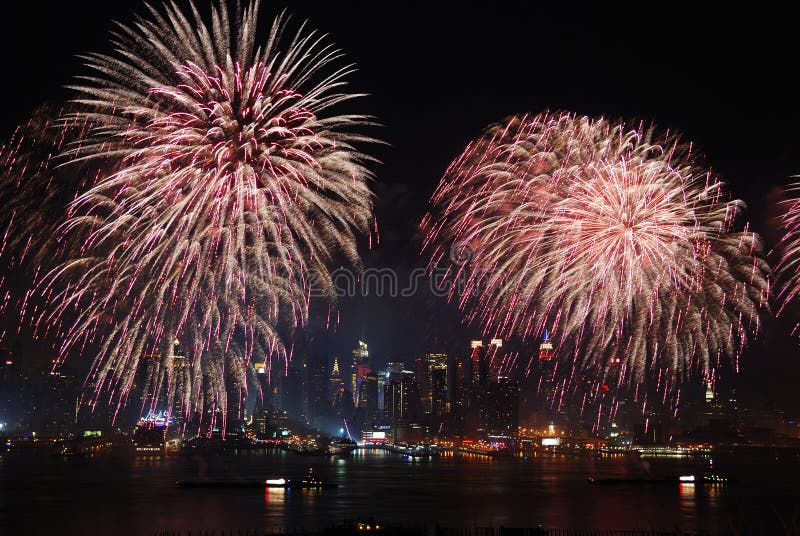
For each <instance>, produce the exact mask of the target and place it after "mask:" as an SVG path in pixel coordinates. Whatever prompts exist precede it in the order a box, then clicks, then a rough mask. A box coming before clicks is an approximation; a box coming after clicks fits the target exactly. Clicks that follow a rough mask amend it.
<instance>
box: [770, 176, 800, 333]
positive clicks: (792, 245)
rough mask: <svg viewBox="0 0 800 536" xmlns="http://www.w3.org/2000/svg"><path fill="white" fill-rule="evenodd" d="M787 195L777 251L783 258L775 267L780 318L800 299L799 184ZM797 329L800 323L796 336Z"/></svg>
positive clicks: (783, 207)
mask: <svg viewBox="0 0 800 536" xmlns="http://www.w3.org/2000/svg"><path fill="white" fill-rule="evenodd" d="M787 193H788V196H787V199H785V200H783V201H782V202H781V203H780V205H781V215H780V217H779V219H778V223H779V227H780V230H781V233H782V236H781V238H780V240H779V242H778V246H777V248H776V249H777V250H778V252H779V254H780V259H779V260H778V263H777V265H776V266H775V271H776V275H777V280H778V282H779V284H778V289H777V291H776V298H777V302H778V311H777V314H778V315H780V314H781V313H783V312H784V310H786V308H787V307H790V304H792V303H793V302H795V301H796V300H797V297H798V296H800V195H798V194H800V182H795V183H793V184H792V185H791V186H790V187H789V188H788V192H787ZM798 327H800V323H797V324H795V327H794V330H793V334H796V333H797V329H798Z"/></svg>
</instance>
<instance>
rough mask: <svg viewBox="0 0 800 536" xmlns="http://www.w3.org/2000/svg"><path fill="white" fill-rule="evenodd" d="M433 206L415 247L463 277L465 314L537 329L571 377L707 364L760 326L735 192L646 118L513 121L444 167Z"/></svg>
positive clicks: (505, 328) (623, 376) (747, 237)
mask: <svg viewBox="0 0 800 536" xmlns="http://www.w3.org/2000/svg"><path fill="white" fill-rule="evenodd" d="M432 205H433V209H432V211H431V212H430V213H429V214H428V215H426V217H425V218H424V219H423V221H422V228H423V230H424V232H425V233H426V239H425V245H424V247H425V248H426V249H427V250H429V251H430V252H431V259H432V260H431V267H432V268H435V267H441V266H447V267H448V269H449V275H450V277H451V278H452V279H453V280H457V281H459V282H460V284H461V285H462V288H463V292H461V293H460V295H457V294H458V293H457V292H455V291H453V292H451V298H452V299H456V298H457V299H458V302H459V305H460V306H461V307H462V309H463V310H465V311H467V313H468V314H467V319H468V320H469V321H477V322H479V323H480V324H481V325H483V327H484V329H485V331H486V332H487V333H489V332H491V334H492V335H494V334H498V335H499V336H505V337H507V336H509V335H510V334H516V335H518V336H520V337H522V338H523V339H527V340H532V339H533V340H536V339H538V337H539V336H540V335H541V333H542V332H543V331H544V329H545V328H550V329H551V330H552V331H554V332H556V333H557V334H558V336H559V339H560V341H561V344H560V345H561V348H559V349H558V350H559V354H560V355H561V356H562V357H567V356H569V357H570V358H571V359H572V361H573V362H574V363H576V364H578V365H580V366H579V367H575V368H574V369H573V370H572V371H571V372H570V375H571V376H572V377H574V375H575V374H577V373H578V370H580V369H584V370H587V369H593V370H596V371H597V372H598V373H599V376H598V377H600V378H604V381H605V377H606V376H609V375H611V376H613V378H612V379H614V380H618V381H620V382H622V381H631V382H638V381H641V380H642V379H644V378H646V377H647V376H648V375H650V374H653V373H654V372H655V371H660V370H661V369H663V368H666V369H668V370H669V371H670V372H671V374H672V375H673V376H674V377H679V378H683V377H685V376H686V375H687V374H688V373H689V372H691V371H699V372H702V373H704V374H706V375H707V374H709V372H710V370H711V369H712V368H713V367H716V366H717V365H718V364H719V360H720V359H721V357H722V356H723V355H727V356H730V357H736V356H738V355H739V354H740V352H741V349H742V346H743V345H744V344H745V343H746V342H747V340H748V336H749V334H751V333H755V332H757V330H758V327H759V312H760V309H761V308H762V307H765V306H766V303H765V302H766V297H767V294H768V290H769V289H768V280H767V274H768V267H767V265H766V263H765V262H764V260H763V258H762V247H761V243H760V239H759V238H758V237H757V236H756V235H755V234H753V233H750V232H748V231H747V228H746V227H745V228H744V229H742V230H737V227H736V226H737V224H738V223H739V222H738V220H739V219H740V214H741V211H742V209H743V203H742V202H741V201H738V200H730V199H729V198H728V195H727V193H726V192H725V190H724V185H723V184H722V183H721V182H720V180H719V179H718V178H717V177H716V176H715V175H713V174H712V173H711V172H710V171H708V170H707V169H704V168H702V167H701V165H700V164H699V162H698V159H697V158H696V157H695V156H694V155H693V154H692V152H691V147H690V146H687V145H684V144H682V143H681V142H680V140H679V139H678V138H677V137H675V136H672V135H669V134H666V135H659V134H658V133H657V132H656V130H655V129H654V128H652V127H643V126H638V127H636V128H631V127H628V126H626V125H625V124H624V123H621V122H619V123H614V122H610V121H608V120H605V119H591V118H587V117H580V116H576V115H573V114H569V113H551V112H547V113H542V114H540V115H538V116H515V117H511V118H509V119H507V120H506V121H504V122H503V123H502V124H497V125H494V126H491V127H490V128H489V129H487V130H486V132H485V133H484V134H483V135H482V136H481V137H479V138H478V139H477V140H475V141H474V142H472V143H471V144H470V145H469V146H468V147H467V148H466V150H465V151H464V152H463V154H461V156H459V157H458V158H457V159H456V160H455V161H454V162H453V163H452V164H451V166H450V167H449V168H448V170H447V172H446V174H445V176H444V177H443V179H442V181H441V182H440V184H439V186H438V188H437V189H436V191H435V192H434V194H433V197H432ZM463 261H466V262H463ZM453 288H454V289H455V288H457V286H456V285H454V286H453ZM620 358H621V361H617V360H618V359H620ZM663 384H664V382H662V385H663ZM671 385H675V382H672V383H671Z"/></svg>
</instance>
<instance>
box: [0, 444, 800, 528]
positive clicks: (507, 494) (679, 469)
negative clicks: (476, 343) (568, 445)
mask: <svg viewBox="0 0 800 536" xmlns="http://www.w3.org/2000/svg"><path fill="white" fill-rule="evenodd" d="M717 458H718V459H715V460H714V462H715V466H716V467H718V468H719V470H720V471H722V472H724V473H726V474H727V475H729V476H731V477H733V478H736V479H738V480H739V482H738V483H735V484H728V485H714V486H710V485H701V484H682V485H678V484H674V485H649V484H648V485H624V484H619V485H599V486H598V485H594V486H593V485H589V484H588V483H587V480H586V478H587V476H589V475H595V476H598V477H625V478H629V477H639V476H647V475H653V476H659V475H677V474H690V473H691V472H692V471H695V470H696V469H697V466H698V463H699V462H698V461H692V460H658V461H655V460H649V461H645V460H641V459H638V458H636V457H634V456H617V457H592V456H581V457H574V456H560V455H552V456H551V455H539V456H534V457H530V458H527V459H522V458H498V459H489V458H482V457H459V456H456V457H441V458H436V459H426V460H421V461H409V460H404V459H403V458H402V457H400V456H399V455H395V454H389V453H383V452H377V451H371V452H363V451H357V452H355V453H353V454H351V455H349V456H346V457H341V458H339V457H332V458H315V457H302V456H298V455H296V454H290V453H283V452H263V451H250V452H243V453H239V454H236V453H228V454H220V455H213V454H208V455H203V456H177V455H176V456H163V457H133V456H123V455H122V454H114V453H111V454H106V455H100V456H98V457H95V458H75V459H65V458H59V457H31V456H29V455H24V454H18V455H9V456H7V457H4V458H0V533H2V534H9V535H16V534H56V535H59V536H62V535H71V534H86V535H105V534H126V535H127V534H131V535H147V534H155V533H156V532H159V531H175V532H177V531H181V532H182V533H183V534H186V532H187V531H189V530H191V531H192V533H195V531H197V530H208V531H209V533H210V532H211V531H212V530H216V531H217V533H218V534H219V531H220V530H223V529H224V530H225V531H226V532H227V531H228V529H234V530H238V529H242V530H243V531H244V530H245V529H251V530H253V529H258V530H259V531H263V530H269V529H270V528H273V527H274V528H275V529H276V530H277V529H279V528H289V529H300V528H305V529H313V528H322V527H325V526H331V525H335V524H339V523H341V522H342V521H343V520H345V519H357V518H365V517H374V518H375V519H377V520H378V521H382V522H384V523H402V524H405V525H418V526H422V525H425V526H433V525H435V524H436V523H438V524H440V525H443V526H448V527H475V526H481V527H485V526H495V527H498V526H506V527H535V526H539V525H542V526H544V527H553V528H570V529H590V528H591V529H640V530H641V529H658V530H670V531H672V530H680V531H683V532H703V533H708V532H710V533H714V534H717V533H747V534H750V533H757V534H758V533H764V534H772V533H776V532H777V533H787V532H789V531H791V530H794V529H797V528H798V521H797V519H798V517H800V506H799V505H798V501H797V498H798V495H797V490H798V485H797V479H798V478H800V458H798V454H797V453H796V452H786V451H774V450H769V449H764V450H760V451H757V452H754V451H747V452H740V453H737V454H735V455H734V454H728V455H722V454H719V455H717ZM699 465H700V466H702V463H699ZM309 467H313V469H314V473H315V474H316V475H317V476H318V477H320V478H321V479H322V480H323V481H324V482H326V483H331V484H336V486H337V487H335V488H326V489H322V490H299V489H298V490H282V489H270V490H267V491H265V490H262V489H251V488H233V489H230V488H228V489H182V488H179V487H177V486H176V484H175V483H176V481H179V480H186V479H211V480H222V479H231V480H232V479H247V480H250V479H260V478H270V477H286V478H300V477H302V476H303V475H304V474H305V472H306V471H307V469H308V468H309Z"/></svg>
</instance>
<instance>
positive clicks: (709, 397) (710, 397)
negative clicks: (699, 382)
mask: <svg viewBox="0 0 800 536" xmlns="http://www.w3.org/2000/svg"><path fill="white" fill-rule="evenodd" d="M712 402H714V388H713V387H712V385H711V380H709V381H707V382H706V403H707V404H711V403H712Z"/></svg>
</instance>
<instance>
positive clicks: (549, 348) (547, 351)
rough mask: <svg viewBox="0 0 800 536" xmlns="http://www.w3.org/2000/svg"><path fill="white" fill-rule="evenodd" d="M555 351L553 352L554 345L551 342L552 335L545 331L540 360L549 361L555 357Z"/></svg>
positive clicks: (540, 349) (540, 346)
mask: <svg viewBox="0 0 800 536" xmlns="http://www.w3.org/2000/svg"><path fill="white" fill-rule="evenodd" d="M555 355H556V354H555V350H553V343H551V342H550V335H549V334H548V332H547V330H546V329H545V330H544V336H543V337H542V342H541V343H540V344H539V359H541V360H544V361H548V360H550V359H553V358H554V357H555Z"/></svg>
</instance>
